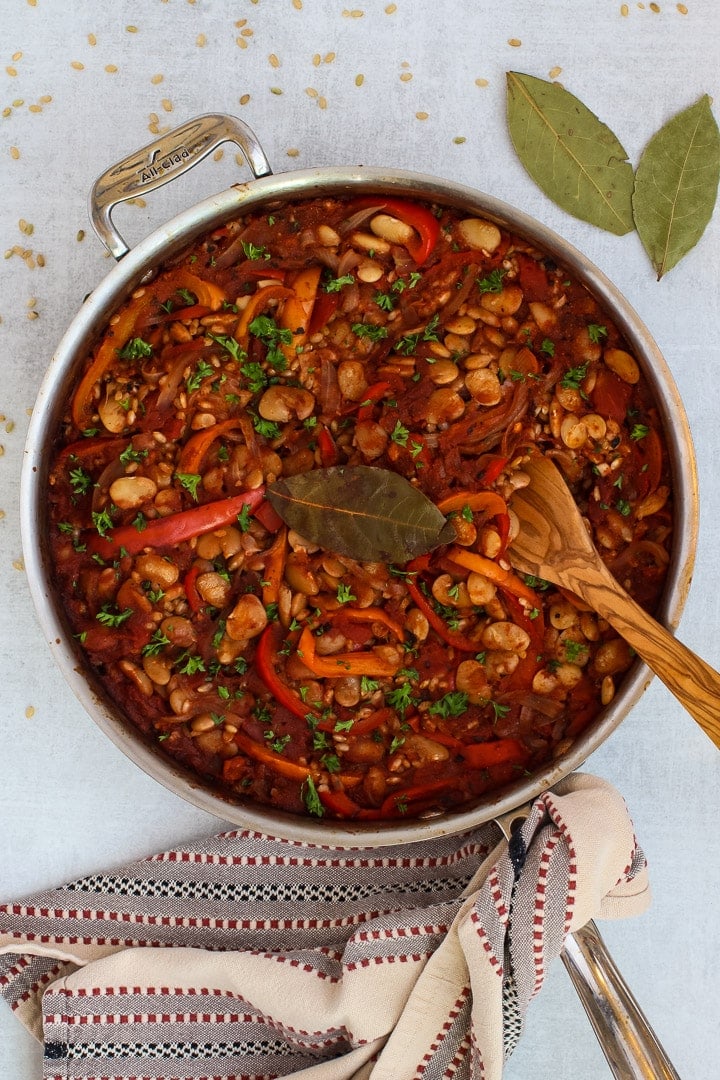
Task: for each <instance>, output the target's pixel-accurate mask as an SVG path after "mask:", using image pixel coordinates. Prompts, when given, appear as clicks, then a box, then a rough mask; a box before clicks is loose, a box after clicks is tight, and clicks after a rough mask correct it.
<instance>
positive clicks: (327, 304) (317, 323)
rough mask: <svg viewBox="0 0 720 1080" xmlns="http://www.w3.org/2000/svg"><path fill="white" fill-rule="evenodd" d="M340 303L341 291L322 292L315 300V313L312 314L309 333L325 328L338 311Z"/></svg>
mask: <svg viewBox="0 0 720 1080" xmlns="http://www.w3.org/2000/svg"><path fill="white" fill-rule="evenodd" d="M339 303H340V293H337V292H334V293H329V292H321V293H320V294H319V295H318V297H317V299H316V300H315V306H314V308H313V313H312V315H311V316H310V324H309V326H308V334H311V335H312V334H318V333H319V332H320V331H321V330H324V329H325V327H326V326H327V324H328V323H329V322H330V319H331V318H332V316H333V315H334V314H335V312H336V311H337V308H338V304H339Z"/></svg>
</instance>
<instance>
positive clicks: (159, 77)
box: [150, 73, 165, 86]
mask: <svg viewBox="0 0 720 1080" xmlns="http://www.w3.org/2000/svg"><path fill="white" fill-rule="evenodd" d="M164 78H165V76H164V75H160V74H159V73H158V74H157V75H153V77H152V78H151V79H150V82H151V83H152V84H153V86H159V85H160V83H161V82H162V81H163V79H164Z"/></svg>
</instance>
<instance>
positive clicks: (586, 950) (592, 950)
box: [560, 922, 680, 1080]
mask: <svg viewBox="0 0 720 1080" xmlns="http://www.w3.org/2000/svg"><path fill="white" fill-rule="evenodd" d="M560 956H561V958H562V960H563V963H564V964H565V967H566V969H567V972H568V974H569V976H570V979H571V981H572V984H573V986H574V987H575V989H576V990H577V992H578V995H579V996H580V1000H581V1001H582V1003H583V1005H584V1007H585V1012H586V1013H587V1015H588V1018H589V1020H590V1023H591V1024H592V1026H593V1029H594V1031H595V1034H596V1035H597V1037H598V1041H599V1043H600V1046H601V1047H602V1049H603V1053H604V1054H605V1057H606V1059H607V1063H608V1065H609V1066H610V1072H611V1073H612V1075H613V1076H614V1077H616V1078H617V1080H680V1078H679V1076H678V1074H677V1072H676V1071H675V1069H674V1067H673V1065H672V1062H671V1061H670V1059H669V1058H668V1056H667V1054H666V1053H665V1051H664V1049H663V1047H662V1046H661V1045H660V1043H659V1042H658V1039H657V1036H656V1035H655V1032H654V1031H653V1029H652V1028H651V1027H650V1024H649V1023H648V1021H647V1019H646V1017H645V1015H644V1013H643V1012H642V1010H641V1008H640V1006H639V1005H638V1003H637V1001H636V1000H635V998H634V997H633V995H632V992H631V991H630V990H629V988H628V985H627V983H626V982H625V980H624V979H623V977H622V975H621V974H620V972H619V971H618V969H617V967H616V966H615V963H614V961H613V959H612V957H611V956H610V954H609V953H608V951H607V949H606V947H605V943H604V942H603V940H602V938H601V937H600V933H599V931H598V928H597V926H596V925H595V923H594V922H589V923H587V925H586V926H583V927H582V928H581V929H580V930H576V931H575V933H574V934H571V935H570V936H569V937H568V939H567V940H566V942H565V948H564V949H563V951H562V952H561V954H560Z"/></svg>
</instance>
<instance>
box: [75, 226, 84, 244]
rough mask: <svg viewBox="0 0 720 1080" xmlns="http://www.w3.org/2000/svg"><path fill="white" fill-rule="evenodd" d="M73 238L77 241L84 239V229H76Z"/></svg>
mask: <svg viewBox="0 0 720 1080" xmlns="http://www.w3.org/2000/svg"><path fill="white" fill-rule="evenodd" d="M75 239H76V240H77V242H78V243H80V242H81V241H83V240H84V239H85V230H84V229H78V231H77V235H76V237H75Z"/></svg>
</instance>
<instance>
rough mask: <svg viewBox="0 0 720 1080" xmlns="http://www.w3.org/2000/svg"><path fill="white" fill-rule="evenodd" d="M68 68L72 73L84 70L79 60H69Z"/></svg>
mask: <svg viewBox="0 0 720 1080" xmlns="http://www.w3.org/2000/svg"><path fill="white" fill-rule="evenodd" d="M70 67H71V68H72V69H73V70H74V71H84V70H85V65H84V64H83V63H82V61H80V60H71V61H70Z"/></svg>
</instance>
